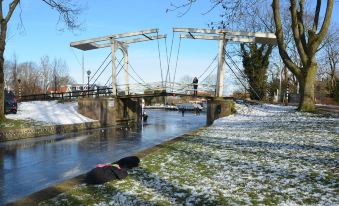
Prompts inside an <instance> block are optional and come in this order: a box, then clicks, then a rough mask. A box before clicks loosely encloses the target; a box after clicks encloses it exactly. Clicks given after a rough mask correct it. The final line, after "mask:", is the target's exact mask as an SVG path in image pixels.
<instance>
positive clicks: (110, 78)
mask: <svg viewBox="0 0 339 206" xmlns="http://www.w3.org/2000/svg"><path fill="white" fill-rule="evenodd" d="M123 66H124V65H121V67H120V69H119V71H118V73H117V76H118V75H119V73H120V72H121V70H122V67H123ZM110 80H112V75H111V76H110V77H109V78H108V80H107V81H106V83H105V86H106V85H107V84H108V82H109V81H110Z"/></svg>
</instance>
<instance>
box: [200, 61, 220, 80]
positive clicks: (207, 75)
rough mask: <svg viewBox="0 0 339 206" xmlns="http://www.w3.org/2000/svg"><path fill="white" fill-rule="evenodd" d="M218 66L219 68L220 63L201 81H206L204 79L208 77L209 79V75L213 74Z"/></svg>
mask: <svg viewBox="0 0 339 206" xmlns="http://www.w3.org/2000/svg"><path fill="white" fill-rule="evenodd" d="M216 68H218V65H216V66H214V68H213V69H212V70H211V72H210V73H208V75H207V76H206V77H205V78H204V79H203V80H202V81H201V83H202V82H204V81H206V79H207V78H208V77H209V76H211V74H212V73H213V72H214V71H215V69H216Z"/></svg>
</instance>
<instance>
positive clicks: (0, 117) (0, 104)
mask: <svg viewBox="0 0 339 206" xmlns="http://www.w3.org/2000/svg"><path fill="white" fill-rule="evenodd" d="M6 31H7V25H6V24H5V23H4V22H1V34H0V123H1V122H4V121H5V101H4V100H5V93H4V88H5V81H4V62H5V59H4V53H5V46H6Z"/></svg>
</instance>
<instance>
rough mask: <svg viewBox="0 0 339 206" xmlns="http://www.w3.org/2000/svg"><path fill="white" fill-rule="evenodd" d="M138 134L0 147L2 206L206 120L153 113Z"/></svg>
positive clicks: (101, 132)
mask: <svg viewBox="0 0 339 206" xmlns="http://www.w3.org/2000/svg"><path fill="white" fill-rule="evenodd" d="M147 113H148V115H149V118H148V123H147V124H145V125H143V127H140V128H137V129H113V128H105V129H96V130H91V131H83V132H78V133H72V134H66V135H54V136H48V137H40V138H33V139H26V140H20V141H12V142H7V143H0V205H4V204H6V203H8V202H12V201H15V200H17V199H19V198H22V197H24V196H27V195H29V194H31V193H33V192H36V191H39V190H41V189H43V188H46V187H48V186H51V185H53V184H56V183H59V182H62V181H64V180H66V179H69V178H72V177H75V176H77V175H80V174H83V173H85V172H87V171H89V170H90V169H92V168H93V167H95V165H96V164H98V163H108V162H112V161H114V160H117V159H119V158H121V157H124V156H127V155H131V154H133V153H135V152H137V151H141V150H143V149H146V148H149V147H151V146H154V145H156V144H159V143H161V142H163V141H165V140H169V139H173V138H174V137H176V136H179V135H182V134H184V133H187V132H189V131H192V130H195V129H197V128H199V127H202V126H204V125H205V123H206V116H205V115H201V116H195V115H194V114H193V113H189V112H186V113H185V117H181V113H178V112H173V111H172V112H170V111H160V110H158V111H157V110H153V111H147Z"/></svg>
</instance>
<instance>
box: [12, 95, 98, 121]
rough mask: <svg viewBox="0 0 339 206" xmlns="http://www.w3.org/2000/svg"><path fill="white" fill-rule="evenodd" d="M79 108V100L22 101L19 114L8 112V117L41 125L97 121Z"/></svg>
mask: <svg viewBox="0 0 339 206" xmlns="http://www.w3.org/2000/svg"><path fill="white" fill-rule="evenodd" d="M77 109H78V104H77V102H65V103H58V101H34V102H22V103H19V105H18V112H17V114H8V115H6V118H8V119H12V120H28V121H32V122H39V123H40V125H55V124H56V125H61V124H77V123H84V122H92V121H96V120H92V119H90V118H87V117H85V116H83V115H81V114H79V113H78V112H77Z"/></svg>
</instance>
